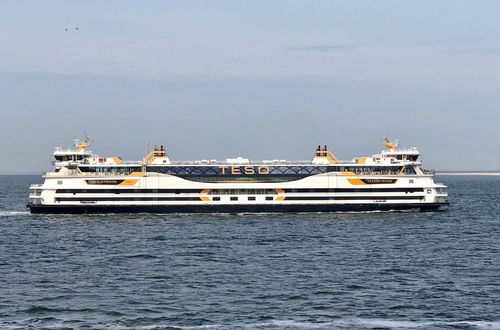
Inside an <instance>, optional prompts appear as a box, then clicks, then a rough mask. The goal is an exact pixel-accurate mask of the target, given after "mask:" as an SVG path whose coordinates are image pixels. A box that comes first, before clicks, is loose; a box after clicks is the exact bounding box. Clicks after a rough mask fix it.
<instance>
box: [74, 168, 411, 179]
mask: <svg viewBox="0 0 500 330" xmlns="http://www.w3.org/2000/svg"><path fill="white" fill-rule="evenodd" d="M80 170H81V171H82V172H84V173H112V174H114V173H116V174H128V173H132V172H139V171H142V169H141V167H140V166H129V167H125V166H123V167H122V166H108V167H104V166H102V167H101V166H80ZM147 171H148V172H158V173H163V174H171V175H177V176H181V177H182V176H207V177H220V176H229V177H236V176H239V177H242V176H243V177H252V178H254V177H260V176H269V175H272V176H276V175H291V176H298V177H299V178H300V177H305V176H309V175H314V174H321V173H326V172H353V173H355V174H365V175H367V174H374V175H377V174H398V173H404V174H415V173H416V172H415V169H414V168H413V167H412V166H408V167H404V168H403V167H402V166H148V167H147Z"/></svg>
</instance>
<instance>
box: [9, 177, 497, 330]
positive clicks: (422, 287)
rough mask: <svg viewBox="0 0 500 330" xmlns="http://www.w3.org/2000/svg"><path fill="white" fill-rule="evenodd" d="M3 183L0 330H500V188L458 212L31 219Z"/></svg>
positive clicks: (464, 182)
mask: <svg viewBox="0 0 500 330" xmlns="http://www.w3.org/2000/svg"><path fill="white" fill-rule="evenodd" d="M39 181H40V178H39V177H36V176H0V253H1V255H0V256H1V259H0V328H2V329H3V328H33V329H38V328H90V329H92V328H116V329H122V328H124V329H137V328H145V329H203V328H209V329H312V328H322V329H331V328H333V329H352V328H355V329H500V254H499V252H500V251H499V249H500V244H499V243H500V239H499V236H500V235H499V232H500V230H499V226H498V221H499V218H500V216H499V214H500V213H499V212H500V203H499V200H500V178H499V177H438V181H442V182H445V183H446V184H448V185H449V193H450V202H451V205H450V206H449V207H448V211H446V212H426V213H339V214H335V213H332V214H327V213H323V214H322V213H320V214H258V215H256V214H240V215H233V214H219V215H189V214H186V215H179V214H173V215H154V214H149V215H148V214H129V215H126V214H125V215H124V214H109V215H71V216H70V215H58V216H54V215H30V214H29V213H28V211H27V209H26V208H25V204H26V201H27V193H28V191H27V187H28V185H29V184H30V183H36V182H39Z"/></svg>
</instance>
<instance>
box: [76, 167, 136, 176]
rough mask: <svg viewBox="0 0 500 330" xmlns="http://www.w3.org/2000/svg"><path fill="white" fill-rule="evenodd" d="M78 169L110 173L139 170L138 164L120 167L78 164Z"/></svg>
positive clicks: (128, 172) (88, 171)
mask: <svg viewBox="0 0 500 330" xmlns="http://www.w3.org/2000/svg"><path fill="white" fill-rule="evenodd" d="M79 169H80V171H82V172H83V173H110V174H130V173H132V172H140V171H141V167H140V166H133V167H121V166H112V167H110V166H108V167H104V166H102V167H101V166H80V167H79Z"/></svg>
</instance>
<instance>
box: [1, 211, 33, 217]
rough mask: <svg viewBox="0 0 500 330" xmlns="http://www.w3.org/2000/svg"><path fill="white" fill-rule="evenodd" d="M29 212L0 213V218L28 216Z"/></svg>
mask: <svg viewBox="0 0 500 330" xmlns="http://www.w3.org/2000/svg"><path fill="white" fill-rule="evenodd" d="M28 214H30V211H0V217H11V216H16V215H28Z"/></svg>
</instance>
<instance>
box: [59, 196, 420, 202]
mask: <svg viewBox="0 0 500 330" xmlns="http://www.w3.org/2000/svg"><path fill="white" fill-rule="evenodd" d="M424 198H425V196H294V197H287V198H286V199H285V200H287V201H310V200H315V201H319V200H349V201H357V200H402V199H403V200H408V199H413V200H423V199H424ZM247 199H248V200H249V201H255V200H256V197H255V196H248V197H247ZM55 200H56V202H70V201H71V202H113V201H115V202H116V201H143V202H144V201H148V202H152V201H183V202H187V201H197V202H198V201H201V200H200V198H198V197H56V199H55ZM212 200H213V201H220V200H221V197H213V198H212ZM229 200H230V201H238V200H239V197H238V196H231V197H230V198H229ZM272 200H274V198H273V197H272V196H267V197H266V201H272Z"/></svg>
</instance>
